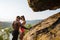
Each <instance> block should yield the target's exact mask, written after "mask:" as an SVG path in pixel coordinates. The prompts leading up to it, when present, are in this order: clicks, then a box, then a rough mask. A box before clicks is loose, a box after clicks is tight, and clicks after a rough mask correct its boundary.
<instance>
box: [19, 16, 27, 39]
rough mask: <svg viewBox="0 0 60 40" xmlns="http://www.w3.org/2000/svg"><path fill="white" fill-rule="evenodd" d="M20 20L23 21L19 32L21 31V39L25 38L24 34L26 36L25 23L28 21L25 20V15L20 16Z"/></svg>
mask: <svg viewBox="0 0 60 40" xmlns="http://www.w3.org/2000/svg"><path fill="white" fill-rule="evenodd" d="M20 18H21V19H20V22H21V27H20V28H19V32H20V40H22V39H23V36H24V32H25V29H27V28H25V24H26V21H25V17H24V16H21V17H20Z"/></svg>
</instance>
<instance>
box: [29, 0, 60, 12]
mask: <svg viewBox="0 0 60 40" xmlns="http://www.w3.org/2000/svg"><path fill="white" fill-rule="evenodd" d="M28 4H29V6H30V7H31V8H32V9H33V11H35V12H36V11H44V10H48V9H49V10H55V9H57V8H60V0H28Z"/></svg>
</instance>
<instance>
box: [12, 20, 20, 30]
mask: <svg viewBox="0 0 60 40" xmlns="http://www.w3.org/2000/svg"><path fill="white" fill-rule="evenodd" d="M20 25H21V23H20V22H19V21H14V22H13V24H12V27H13V29H14V30H19V27H20Z"/></svg>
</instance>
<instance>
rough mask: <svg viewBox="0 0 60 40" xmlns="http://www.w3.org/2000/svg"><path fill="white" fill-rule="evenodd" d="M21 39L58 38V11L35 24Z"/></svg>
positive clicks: (57, 39) (59, 30)
mask: <svg viewBox="0 0 60 40" xmlns="http://www.w3.org/2000/svg"><path fill="white" fill-rule="evenodd" d="M23 40H60V12H59V13H57V14H55V15H52V16H50V17H48V18H47V19H45V20H43V21H42V22H40V23H38V24H37V25H35V26H34V28H32V29H31V30H30V31H29V32H28V33H27V34H26V35H25V36H24V38H23Z"/></svg>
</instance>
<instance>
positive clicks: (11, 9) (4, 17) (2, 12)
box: [0, 0, 60, 21]
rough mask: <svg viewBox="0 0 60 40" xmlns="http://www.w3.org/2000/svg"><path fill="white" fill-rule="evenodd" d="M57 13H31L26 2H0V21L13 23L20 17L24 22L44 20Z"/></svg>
mask: <svg viewBox="0 0 60 40" xmlns="http://www.w3.org/2000/svg"><path fill="white" fill-rule="evenodd" d="M58 12H60V9H57V10H52V11H50V10H46V11H41V12H33V10H32V9H31V8H30V7H29V5H28V2H27V0H0V21H14V20H15V18H16V16H22V15H24V16H25V19H26V20H38V19H45V18H48V17H49V16H51V15H53V14H56V13H58Z"/></svg>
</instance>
